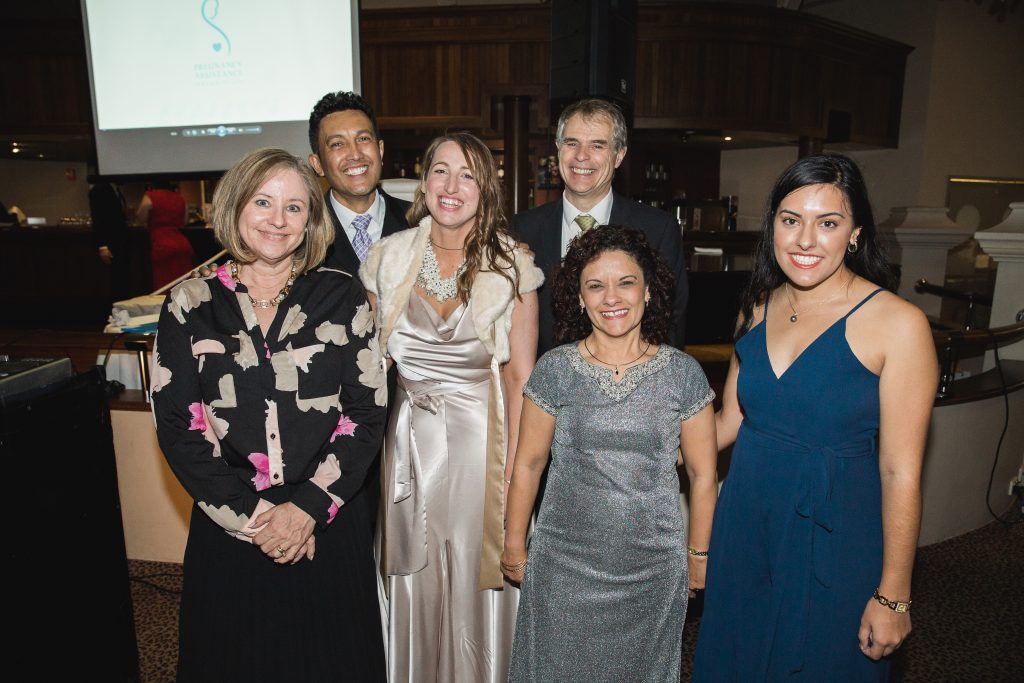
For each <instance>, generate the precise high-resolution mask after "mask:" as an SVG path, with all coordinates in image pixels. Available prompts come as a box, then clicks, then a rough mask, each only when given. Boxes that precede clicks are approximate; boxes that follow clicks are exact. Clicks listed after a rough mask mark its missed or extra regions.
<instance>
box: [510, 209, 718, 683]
mask: <svg viewBox="0 0 1024 683" xmlns="http://www.w3.org/2000/svg"><path fill="white" fill-rule="evenodd" d="M672 292H673V287H672V273H671V271H670V270H669V269H668V266H666V265H665V264H664V263H663V262H662V261H661V260H660V259H658V257H657V256H655V254H654V253H653V252H652V250H651V248H650V246H649V245H648V244H647V241H646V239H645V238H644V236H643V234H642V233H640V232H637V231H635V230H630V229H624V228H620V227H615V226H607V227H602V228H598V229H593V230H590V231H588V232H586V233H584V234H582V235H581V236H579V237H578V238H576V239H575V240H573V242H572V244H571V245H570V248H569V252H568V253H567V254H566V257H565V261H564V262H563V265H562V268H561V270H560V271H559V272H558V274H557V275H556V276H555V280H554V287H553V290H552V301H553V305H554V310H555V320H556V329H555V335H556V338H557V339H558V340H560V341H562V342H566V341H568V342H569V343H566V344H563V345H562V346H559V347H557V348H555V349H552V350H551V351H549V352H548V353H546V354H545V355H544V356H543V357H542V358H541V359H540V360H539V361H538V362H537V367H536V368H535V369H534V372H533V374H532V376H531V377H530V380H529V382H528V383H527V385H526V388H525V395H526V400H525V401H524V403H523V415H522V418H521V420H520V424H521V429H520V435H519V446H518V451H517V453H516V460H515V469H514V471H513V475H512V483H511V487H510V489H509V502H508V528H507V531H506V536H505V550H504V553H503V556H502V569H503V570H504V571H505V574H506V575H507V576H508V578H509V579H511V580H513V581H521V582H522V601H521V604H520V609H519V620H518V623H517V625H516V636H515V644H514V647H513V651H512V665H511V672H510V676H509V680H510V681H569V680H573V681H650V682H652V683H664V682H666V681H677V680H679V660H680V645H681V636H682V631H683V622H684V619H685V617H686V599H687V593H688V591H687V588H689V589H691V590H693V589H697V590H699V589H702V588H703V586H704V570H705V566H706V560H707V547H708V542H709V539H710V536H711V519H712V516H713V513H714V508H715V500H716V497H717V483H716V474H715V467H716V463H717V450H716V448H715V425H714V415H713V412H712V407H711V401H712V399H713V398H714V392H713V391H712V390H711V388H710V387H709V386H708V382H707V379H706V378H705V376H704V373H703V371H702V370H701V369H700V366H699V365H698V364H697V362H696V361H695V360H694V359H693V358H691V357H690V356H688V355H686V354H685V353H683V352H681V351H678V350H676V349H674V348H672V347H670V346H668V345H666V344H664V343H663V342H664V340H665V338H666V336H667V334H668V329H669V322H670V320H671V315H672ZM680 446H681V447H682V453H681V454H680ZM549 451H550V454H551V456H550V457H551V468H550V471H549V473H548V480H547V486H546V488H545V491H544V503H543V505H542V506H541V509H540V514H539V516H538V518H537V525H536V529H535V530H534V534H533V537H532V538H531V540H530V545H529V555H528V554H527V543H526V536H527V529H528V526H529V521H530V513H531V511H532V510H533V506H534V501H535V500H536V496H537V488H538V483H539V481H540V477H541V473H542V472H543V471H544V467H545V465H547V463H548V453H549ZM677 464H685V466H686V471H687V474H688V475H689V478H690V497H689V500H690V543H689V552H687V550H686V548H687V541H686V534H685V532H684V529H683V522H682V515H681V511H680V509H679V478H678V475H677V472H676V466H677ZM524 574H525V576H524Z"/></svg>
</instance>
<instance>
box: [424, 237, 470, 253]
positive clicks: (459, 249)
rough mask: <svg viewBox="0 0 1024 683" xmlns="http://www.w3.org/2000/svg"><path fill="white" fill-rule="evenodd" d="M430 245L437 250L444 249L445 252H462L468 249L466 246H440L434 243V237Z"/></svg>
mask: <svg viewBox="0 0 1024 683" xmlns="http://www.w3.org/2000/svg"><path fill="white" fill-rule="evenodd" d="M430 245H431V246H432V247H434V248H435V249H444V250H445V251H462V250H463V249H465V248H466V245H465V244H463V245H462V246H461V247H442V246H441V245H440V244H438V243H437V242H435V241H434V238H433V237H431V238H430Z"/></svg>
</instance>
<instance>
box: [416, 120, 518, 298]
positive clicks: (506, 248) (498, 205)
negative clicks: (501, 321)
mask: <svg viewBox="0 0 1024 683" xmlns="http://www.w3.org/2000/svg"><path fill="white" fill-rule="evenodd" d="M446 142H454V143H455V144H456V145H458V147H459V149H460V150H461V151H462V154H463V155H464V156H465V157H466V163H468V164H469V170H470V172H471V173H472V174H473V178H474V180H476V184H477V187H479V188H480V205H479V206H478V207H477V211H476V221H475V223H474V225H473V230H472V232H470V233H469V236H468V237H467V238H466V245H465V247H466V269H465V270H464V271H463V272H462V275H460V276H459V281H458V292H459V299H461V300H462V301H463V302H466V301H469V292H470V290H471V289H472V287H473V279H474V278H475V277H476V274H477V273H479V272H481V271H492V272H495V273H498V274H499V275H501V276H502V277H503V278H505V279H506V280H508V281H509V282H510V283H511V284H512V291H513V292H514V293H515V296H517V297H518V296H519V269H518V268H517V267H516V261H515V255H514V254H513V251H512V250H513V247H512V246H511V245H513V244H514V243H515V241H514V240H513V239H512V238H511V235H510V233H509V229H508V219H507V218H506V217H505V209H504V194H503V193H502V191H501V183H500V182H499V181H498V170H497V168H495V165H494V157H493V156H492V155H491V150H490V149H488V148H487V145H485V144H484V143H483V141H481V140H480V138H478V137H476V136H475V135H473V134H472V133H469V132H467V131H459V132H456V133H445V134H444V135H441V136H439V137H437V138H434V141H433V142H431V143H430V146H429V147H427V151H426V153H425V154H424V155H423V167H422V168H423V170H422V171H421V172H420V184H419V185H418V186H417V187H416V196H415V197H414V198H413V202H412V206H411V207H409V211H408V212H407V213H406V219H407V220H408V221H409V225H419V223H420V221H422V220H423V219H424V218H426V217H427V216H429V215H430V211H429V210H428V209H427V202H426V196H425V195H424V194H423V184H424V181H425V179H426V177H427V174H428V173H430V167H431V166H432V165H433V163H434V155H435V154H436V153H437V148H438V147H440V146H441V145H443V144H444V143H446Z"/></svg>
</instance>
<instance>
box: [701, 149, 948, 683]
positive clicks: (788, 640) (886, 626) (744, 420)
mask: <svg viewBox="0 0 1024 683" xmlns="http://www.w3.org/2000/svg"><path fill="white" fill-rule="evenodd" d="M897 283H898V278H897V276H896V272H895V269H894V268H893V266H892V265H891V264H890V263H889V262H888V261H887V260H886V259H885V257H884V253H883V252H882V249H881V247H880V245H879V243H878V238H877V235H876V231H875V225H874V219H873V218H872V214H871V204H870V202H869V201H868V196H867V190H866V188H865V185H864V181H863V178H862V177H861V174H860V170H859V169H858V168H857V166H856V165H855V164H854V163H853V162H852V161H851V160H850V159H848V158H846V157H844V156H841V155H838V154H821V155H814V156H808V157H804V158H803V159H800V160H799V161H797V162H796V163H795V164H793V165H792V166H791V167H790V168H788V169H787V170H786V171H784V172H783V174H782V175H781V176H780V177H779V179H778V181H777V182H776V184H775V187H774V189H773V190H772V193H771V196H770V198H769V202H768V207H767V209H766V211H765V218H764V222H763V224H762V233H761V240H760V241H759V243H758V246H757V248H756V249H755V255H754V268H753V272H752V277H751V284H750V286H749V288H748V290H747V292H746V295H745V297H744V300H743V306H742V310H741V314H740V320H739V325H738V333H737V337H738V339H737V341H736V345H735V354H734V355H733V358H732V362H731V366H730V369H729V374H728V377H727V379H726V384H725V390H724V392H723V397H722V398H723V401H722V410H721V411H720V412H719V413H718V415H717V420H716V424H717V429H718V447H719V448H720V449H721V448H725V447H726V446H729V445H731V444H733V442H735V446H734V448H733V451H732V462H731V465H730V468H729V474H728V476H727V477H726V479H725V483H724V485H723V487H722V493H721V497H720V499H719V503H718V507H717V509H716V510H715V519H714V526H713V528H714V531H713V533H712V536H711V547H710V556H709V558H708V569H707V593H706V596H705V602H704V616H703V618H702V619H701V625H700V635H699V637H698V642H697V652H696V656H695V659H694V674H693V680H694V681H716V682H719V681H737V682H740V681H754V680H757V681H779V680H787V681H826V680H827V681H851V682H852V681H884V680H887V679H888V675H889V664H888V655H890V654H891V653H892V652H893V651H894V650H895V649H896V648H898V647H899V646H900V643H901V642H902V641H903V639H904V638H905V637H906V636H907V634H908V633H909V631H910V626H911V624H910V611H909V608H910V601H911V600H910V578H911V570H912V569H913V564H914V552H915V550H916V547H917V533H918V528H919V525H920V520H921V490H920V478H921V461H922V458H923V456H924V445H925V438H926V435H927V432H928V421H929V418H930V416H931V408H932V402H933V401H934V398H935V389H936V384H937V381H938V368H937V365H936V361H935V347H934V345H933V342H932V336H931V332H930V330H929V326H928V321H927V320H926V319H925V316H924V314H923V313H922V312H921V311H920V310H919V309H918V308H916V307H915V306H913V305H912V304H910V303H908V302H907V301H904V300H903V299H901V298H899V297H898V296H896V295H895V294H894V293H893V292H892V290H894V289H896V285H897Z"/></svg>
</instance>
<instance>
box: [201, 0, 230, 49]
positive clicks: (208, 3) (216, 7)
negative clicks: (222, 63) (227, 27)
mask: <svg viewBox="0 0 1024 683" xmlns="http://www.w3.org/2000/svg"><path fill="white" fill-rule="evenodd" d="M207 8H210V9H211V10H212V11H210V12H207ZM219 11H220V0H203V4H202V5H201V6H200V8H199V12H200V14H202V16H203V21H205V22H206V23H207V24H209V26H210V28H212V29H213V30H214V31H216V32H217V33H218V35H220V37H221V38H223V39H224V40H223V42H221V41H220V40H215V41H214V42H213V44H212V45H211V47H212V48H213V51H214V52H220V51H221V50H223V49H225V47H226V48H227V52H225V53H224V54H228V55H229V54H231V39H230V38H228V34H227V33H224V30H223V29H222V28H221V27H220V26H217V24H215V23H213V20H214V19H216V18H217V13H218V12H219Z"/></svg>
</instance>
